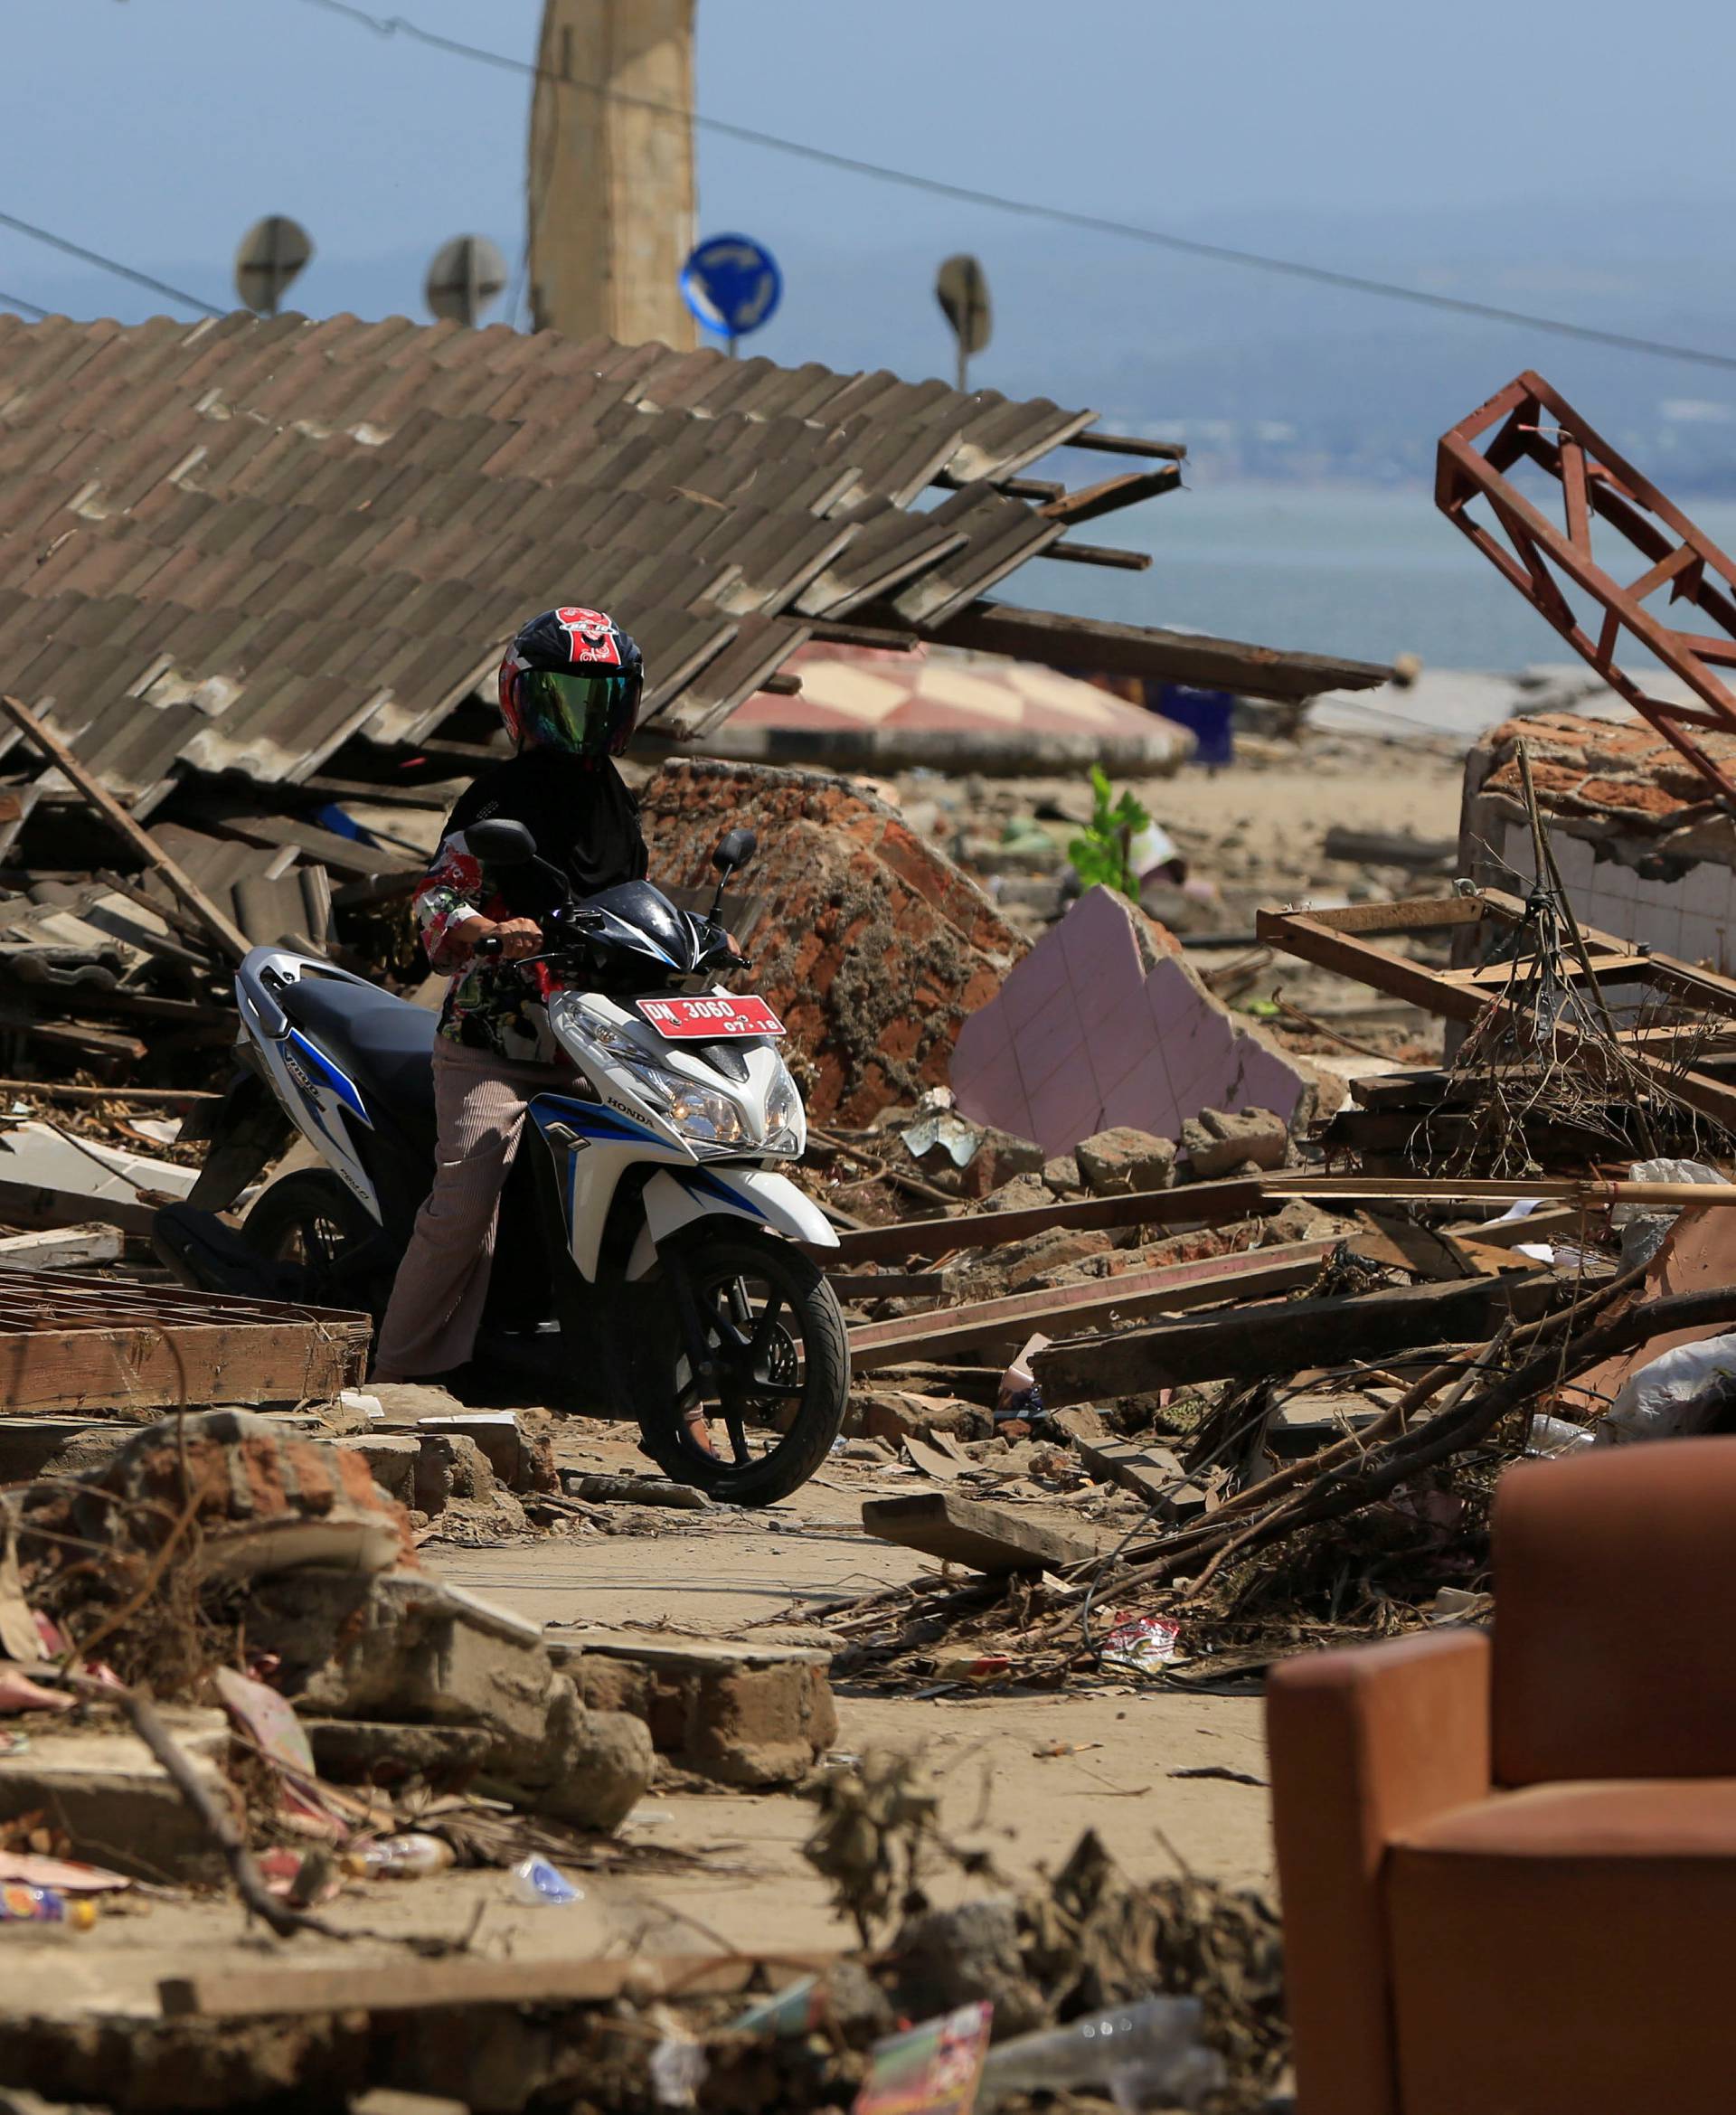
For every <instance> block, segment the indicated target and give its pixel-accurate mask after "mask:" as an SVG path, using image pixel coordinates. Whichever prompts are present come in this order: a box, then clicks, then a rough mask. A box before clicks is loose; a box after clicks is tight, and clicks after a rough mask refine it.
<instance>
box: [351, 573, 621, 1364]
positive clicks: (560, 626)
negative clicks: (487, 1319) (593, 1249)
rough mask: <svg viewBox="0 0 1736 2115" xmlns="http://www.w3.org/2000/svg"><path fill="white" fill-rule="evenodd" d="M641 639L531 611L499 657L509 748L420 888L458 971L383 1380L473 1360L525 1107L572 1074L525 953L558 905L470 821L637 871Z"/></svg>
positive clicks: (539, 979) (431, 950)
mask: <svg viewBox="0 0 1736 2115" xmlns="http://www.w3.org/2000/svg"><path fill="white" fill-rule="evenodd" d="M644 681H645V666H644V662H643V660H642V658H641V656H640V654H639V649H638V647H637V646H636V645H635V644H634V642H633V640H632V639H631V638H630V637H628V636H627V633H626V632H624V631H623V630H622V629H621V628H620V627H619V626H618V625H617V624H616V623H615V622H614V620H613V618H609V617H608V616H607V615H605V614H604V612H603V611H602V610H600V609H579V608H576V607H568V608H562V609H547V610H544V611H543V612H542V615H541V616H540V617H533V618H531V620H530V622H529V623H528V624H526V625H525V626H524V628H522V629H521V630H520V632H519V633H518V635H517V637H515V638H514V641H513V643H512V645H511V646H510V647H508V648H507V650H506V657H505V660H504V661H503V662H502V663H501V665H500V713H501V718H502V719H503V720H504V721H505V725H506V732H507V733H508V735H509V736H510V737H511V738H512V741H513V745H514V751H515V752H516V753H515V754H514V756H513V757H511V758H510V759H509V760H507V761H505V763H501V764H497V765H495V767H494V768H493V769H492V770H488V771H486V772H485V773H484V774H483V775H482V777H481V778H479V779H477V780H476V783H475V784H474V785H473V786H472V787H471V788H469V790H468V791H467V792H466V793H465V794H464V795H463V797H462V798H460V799H459V801H458V805H457V807H454V809H453V810H452V813H451V815H450V817H448V821H447V824H446V827H445V829H444V830H443V831H442V833H441V836H440V843H439V849H438V851H437V852H436V853H435V854H434V859H433V863H432V864H431V865H430V866H429V870H428V873H427V874H426V875H425V876H424V878H423V880H422V882H421V883H420V886H419V888H418V889H417V891H416V898H415V903H416V916H417V919H418V921H419V923H420V928H421V933H422V940H423V945H424V946H425V948H426V949H427V951H428V958H429V963H430V964H431V966H432V967H433V968H435V969H436V970H443V971H445V972H447V973H448V975H449V977H450V978H451V981H450V983H449V984H448V987H447V994H446V1002H445V1005H444V1006H443V1008H442V1010H441V1014H440V1026H439V1035H438V1036H437V1037H436V1038H435V1044H434V1090H435V1103H436V1109H437V1114H438V1121H439V1141H438V1144H437V1147H436V1149H435V1164H434V1185H433V1188H432V1189H431V1190H430V1191H429V1195H428V1200H427V1202H426V1203H425V1204H423V1206H422V1208H421V1210H420V1213H418V1214H417V1218H416V1223H415V1229H414V1232H412V1234H411V1236H410V1245H409V1248H408V1249H407V1250H406V1251H405V1253H404V1258H403V1261H402V1262H401V1264H400V1266H399V1269H398V1274H397V1277H396V1279H395V1280H394V1282H393V1285H392V1298H391V1300H390V1302H389V1303H388V1305H387V1308H386V1312H385V1316H384V1318H383V1319H382V1323H381V1326H380V1338H379V1344H378V1347H377V1350H376V1354H375V1359H374V1371H373V1378H374V1379H375V1380H376V1381H382V1382H383V1381H406V1380H415V1381H428V1380H433V1379H436V1378H445V1377H448V1376H449V1375H451V1374H454V1373H456V1372H457V1371H458V1368H460V1367H462V1366H464V1365H465V1364H467V1363H468V1361H469V1359H470V1357H471V1355H472V1352H473V1350H474V1348H475V1345H476V1331H477V1327H478V1326H479V1324H480V1322H481V1319H482V1312H483V1304H484V1301H485V1300H486V1297H487V1292H488V1277H489V1270H490V1267H491V1265H492V1263H493V1261H494V1250H495V1221H496V1218H497V1216H498V1213H499V1208H500V1195H501V1190H502V1187H503V1185H505V1180H506V1176H507V1173H508V1171H509V1170H510V1168H511V1166H512V1164H513V1158H514V1154H515V1153H516V1152H517V1150H518V1143H519V1138H520V1134H521V1133H522V1131H523V1129H524V1110H525V1105H526V1104H527V1102H528V1101H529V1100H530V1099H531V1097H532V1096H533V1095H534V1094H537V1093H539V1092H542V1091H545V1090H546V1089H548V1088H549V1087H551V1086H558V1085H560V1084H561V1082H562V1081H564V1080H566V1079H567V1078H568V1077H570V1072H571V1068H570V1067H569V1066H568V1065H567V1064H566V1062H564V1060H562V1059H561V1053H560V1051H559V1049H558V1047H557V1045H556V1043H555V1042H554V1040H553V1038H552V1034H550V1030H549V1021H548V1012H547V1004H546V1002H547V999H548V993H549V981H548V971H547V969H546V968H544V966H543V965H542V963H540V962H535V961H528V960H527V959H526V958H527V957H531V956H533V955H536V954H537V953H538V952H539V950H540V949H541V947H542V924H541V922H540V921H542V920H543V919H546V917H547V916H548V914H549V912H550V911H552V910H553V909H554V908H555V907H556V905H557V904H558V903H559V902H560V901H561V897H560V893H559V892H558V891H557V889H556V885H555V882H554V879H553V877H552V875H550V874H547V873H542V872H541V871H540V870H539V867H538V866H535V865H518V866H512V867H505V868H501V869H499V870H497V871H490V870H489V869H488V867H487V866H486V864H485V863H484V862H483V861H481V860H480V859H478V858H477V857H476V855H475V854H474V853H473V852H472V851H471V850H470V849H469V848H468V846H467V842H466V836H465V833H466V831H467V830H468V829H469V828H471V827H472V826H474V825H476V824H477V823H481V822H492V821H495V820H499V821H506V822H518V823H523V824H524V826H525V827H526V828H527V829H528V830H529V831H530V833H531V835H532V836H533V838H534V839H535V841H536V846H537V851H538V853H539V854H540V857H541V860H542V862H544V863H546V864H548V865H550V866H552V867H554V868H556V869H558V870H559V871H560V873H562V874H564V875H565V876H567V877H568V879H569V881H570V882H571V887H572V889H573V891H574V892H575V893H577V894H579V895H591V894H595V893H596V892H598V891H599V890H601V889H606V888H609V887H611V886H612V885H613V884H614V883H618V882H627V881H637V880H640V879H642V878H643V876H644V874H645V872H646V864H647V862H646V846H645V838H644V836H643V835H642V834H641V832H640V829H639V813H638V804H637V801H636V800H635V799H634V798H633V795H632V794H631V792H630V791H629V790H628V788H627V785H626V784H625V782H624V781H623V779H622V778H621V775H620V773H619V772H618V770H616V768H615V765H614V762H613V759H614V758H616V757H618V756H619V755H620V754H621V752H622V751H623V750H624V749H625V748H626V747H627V738H628V736H629V735H630V734H631V733H632V732H633V727H634V723H635V722H636V721H637V717H638V710H639V700H640V696H641V694H642V693H643V689H644Z"/></svg>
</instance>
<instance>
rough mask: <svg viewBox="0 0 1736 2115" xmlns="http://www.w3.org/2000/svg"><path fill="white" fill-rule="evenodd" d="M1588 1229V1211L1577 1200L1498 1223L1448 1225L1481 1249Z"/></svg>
mask: <svg viewBox="0 0 1736 2115" xmlns="http://www.w3.org/2000/svg"><path fill="white" fill-rule="evenodd" d="M1584 1230H1585V1213H1583V1212H1582V1211H1580V1208H1579V1206H1578V1205H1576V1204H1562V1205H1558V1206H1557V1207H1556V1208H1555V1209H1554V1210H1553V1211H1551V1212H1528V1213H1526V1214H1525V1216H1524V1218H1523V1219H1505V1220H1503V1221H1501V1222H1500V1223H1499V1224H1498V1225H1491V1224H1488V1223H1485V1224H1483V1225H1481V1226H1477V1225H1461V1226H1451V1227H1448V1230H1447V1231H1448V1233H1451V1234H1454V1235H1456V1236H1457V1237H1458V1239H1459V1240H1460V1241H1464V1242H1473V1243H1475V1244H1476V1246H1477V1247H1478V1248H1480V1249H1514V1248H1517V1247H1518V1245H1519V1243H1520V1242H1552V1241H1555V1240H1556V1239H1557V1238H1566V1239H1569V1240H1576V1239H1577V1238H1578V1237H1579V1236H1580V1234H1581V1233H1582V1232H1584Z"/></svg>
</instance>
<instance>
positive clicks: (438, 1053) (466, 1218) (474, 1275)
mask: <svg viewBox="0 0 1736 2115" xmlns="http://www.w3.org/2000/svg"><path fill="white" fill-rule="evenodd" d="M571 1077H572V1074H571V1071H570V1070H569V1069H568V1068H567V1067H565V1066H563V1065H524V1064H514V1063H512V1062H510V1061H509V1060H508V1059H506V1058H503V1057H497V1056H495V1053H493V1052H492V1051H486V1050H471V1049H469V1048H468V1047H467V1045H466V1044H464V1043H454V1042H453V1041H451V1039H450V1038H449V1037H448V1036H444V1035H441V1036H437V1037H436V1038H435V1042H434V1103H435V1110H436V1114H437V1117H438V1120H439V1140H438V1143H437V1144H436V1147H435V1150H434V1186H433V1188H432V1189H431V1190H430V1191H429V1194H428V1201H427V1203H426V1204H424V1205H423V1206H422V1208H421V1210H420V1212H419V1213H417V1214H416V1224H415V1228H414V1230H413V1232H411V1234H410V1246H409V1247H408V1248H407V1249H406V1250H405V1251H404V1260H403V1261H402V1262H401V1264H400V1265H399V1266H398V1276H397V1278H396V1279H395V1280H394V1281H393V1284H392V1298H391V1299H390V1301H389V1302H388V1303H387V1306H386V1312H385V1317H384V1319H383V1320H382V1323H381V1325H380V1341H379V1344H378V1345H377V1346H376V1348H375V1352H374V1362H373V1378H374V1379H375V1380H376V1381H415V1380H420V1379H421V1378H422V1377H423V1376H425V1375H427V1374H444V1373H448V1372H449V1371H450V1370H451V1369H452V1368H453V1367H454V1366H461V1365H463V1364H465V1362H466V1361H467V1359H468V1358H469V1356H470V1355H471V1353H472V1352H473V1351H474V1350H475V1348H476V1327H477V1325H478V1324H479V1323H480V1322H481V1320H482V1309H483V1303H484V1301H485V1300H486V1298H487V1297H488V1273H489V1270H490V1268H491V1266H492V1265H493V1262H494V1259H495V1221H496V1219H497V1218H498V1216H499V1213H500V1193H501V1190H502V1187H503V1186H504V1185H505V1181H506V1176H507V1173H508V1171H509V1170H510V1169H511V1167H512V1165H513V1158H514V1155H515V1154H516V1153H517V1151H518V1141H519V1137H520V1134H521V1133H522V1132H523V1130H524V1109H525V1105H526V1103H527V1102H528V1101H529V1100H530V1099H531V1097H532V1096H533V1095H534V1094H539V1093H542V1092H544V1091H546V1090H548V1089H550V1088H554V1087H559V1086H561V1084H563V1083H564V1082H565V1081H570V1080H571Z"/></svg>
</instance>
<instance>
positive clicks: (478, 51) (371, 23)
mask: <svg viewBox="0 0 1736 2115" xmlns="http://www.w3.org/2000/svg"><path fill="white" fill-rule="evenodd" d="M301 4H302V5H304V6H309V7H318V8H321V9H323V10H324V11H325V13H327V14H336V15H342V16H344V17H346V18H347V19H349V20H350V21H352V22H355V23H359V24H362V25H363V27H365V28H368V29H371V30H373V32H374V33H375V34H376V35H378V36H382V37H391V36H396V35H398V34H399V33H402V34H403V35H404V36H406V37H408V38H410V40H411V41H412V42H416V43H420V44H425V45H428V46H429V47H430V48H431V49H432V50H435V51H439V52H448V53H449V54H451V55H452V56H454V57H456V58H460V59H467V60H469V61H472V62H473V63H476V64H479V65H485V66H491V67H494V68H495V69H496V70H498V71H503V72H508V73H516V74H518V75H520V76H522V77H524V78H527V79H529V80H551V81H554V82H556V83H558V84H560V85H561V86H562V87H566V88H572V89H580V90H584V91H586V92H587V93H589V94H590V95H595V96H600V97H601V98H602V99H604V100H605V101H608V102H615V103H622V104H625V105H627V107H629V108H631V109H639V110H650V111H655V112H659V113H661V114H662V115H663V116H665V117H669V118H682V119H684V121H685V122H686V123H688V124H690V125H692V126H693V128H694V129H695V130H696V131H699V132H711V133H715V134H717V135H718V136H719V137H721V138H725V139H735V140H740V141H741V142H742V143H744V144H745V145H747V146H762V147H768V148H770V149H771V150H772V151H773V152H775V153H778V154H787V155H795V156H799V157H800V158H801V159H803V160H805V161H809V162H817V163H820V164H822V165H825V166H826V167H828V168H834V169H842V170H844V171H846V172H848V173H849V174H851V175H858V176H869V177H873V178H874V179H876V180H878V181H879V182H882V183H886V184H902V185H903V186H905V188H906V189H909V190H914V191H924V192H928V193H929V194H931V195H933V196H935V197H939V198H950V199H953V200H956V201H958V203H962V204H967V205H980V206H986V207H989V208H990V209H992V210H993V211H995V212H1008V213H1016V214H1020V215H1022V216H1024V218H1026V219H1029V220H1042V221H1049V222H1053V223H1055V224H1056V225H1057V226H1060V227H1068V228H1078V229H1082V230H1085V231H1089V232H1091V233H1095V234H1100V235H1113V236H1118V237H1120V238H1121V239H1122V240H1124V241H1130V242H1140V243H1144V244H1146V245H1147V246H1148V247H1151V248H1156V249H1161V250H1173V251H1175V252H1176V253H1178V254H1179V255H1182V256H1186V257H1197V258H1202V259H1204V260H1207V261H1209V262H1214V263H1218V264H1235V265H1241V266H1242V267H1244V268H1245V269H1250V270H1255V271H1266V272H1279V273H1282V274H1284V275H1285V276H1286V277H1288V278H1290V279H1306V280H1310V281H1312V282H1313V283H1314V284H1316V285H1317V286H1326V287H1336V288H1341V289H1344V290H1345V291H1348V292H1351V293H1356V294H1369V295H1374V296H1377V297H1381V298H1382V299H1384V300H1389V301H1407V302H1410V303H1411V305H1412V306H1413V307H1421V308H1433V309H1437V310H1446V311H1448V313H1450V314H1453V315H1458V316H1476V317H1478V318H1480V319H1481V320H1482V321H1484V322H1486V323H1508V324H1518V325H1520V326H1523V327H1524V328H1525V329H1527V330H1538V331H1547V332H1550V333H1552V335H1555V336H1557V337H1567V338H1578V339H1580V340H1581V341H1583V342H1585V343H1587V344H1590V345H1609V346H1613V347H1614V348H1616V349H1617V350H1618V351H1620V352H1627V353H1641V354H1646V355H1648V356H1649V357H1652V358H1656V359H1665V360H1685V361H1689V362H1691V363H1693V364H1695V365H1697V366H1702V367H1718V368H1723V369H1731V370H1736V354H1730V353H1714V352H1710V351H1708V350H1706V349H1705V348H1704V347H1703V346H1698V345H1675V344H1672V343H1671V342H1670V341H1668V340H1667V339H1663V338H1648V337H1640V336H1637V335H1634V334H1632V333H1629V332H1627V331H1612V330H1602V329H1599V327H1598V326H1596V325H1595V324H1587V323H1569V322H1567V321H1566V320H1564V319H1563V318H1562V317H1561V316H1535V315H1533V314H1532V313H1531V312H1530V311H1529V310H1527V309H1523V308H1506V307H1501V306H1499V305H1498V304H1496V303H1494V302H1490V301H1474V300H1471V299H1470V298H1468V297H1461V296H1459V295H1456V294H1441V293H1434V292H1430V291H1429V289H1428V288H1422V287H1407V286H1404V285H1402V284H1401V282H1400V281H1398V280H1395V279H1372V278H1370V277H1368V276H1366V275H1365V274H1363V273H1360V272H1346V271H1338V270H1335V269H1333V268H1332V267H1331V266H1328V265H1318V264H1307V263H1304V262H1302V261H1301V260H1298V259H1296V258H1287V257H1272V256H1269V255H1268V254H1266V253H1265V252H1263V251H1260V250H1239V249H1234V248H1232V247H1231V246H1230V245H1229V244H1227V243H1222V242H1204V241H1198V240H1197V239H1195V238H1194V237H1193V236H1190V235H1177V234H1174V233H1172V232H1171V231H1168V230H1166V229H1162V228H1148V227H1144V226H1142V225H1140V224H1139V223H1137V222H1133V221H1120V220H1115V219H1113V218H1111V217H1109V215H1107V214H1103V213H1090V212H1080V211H1077V210H1075V209H1074V208H1072V207H1071V206H1061V205H1049V204H1045V203H1043V202H1041V201H1039V200H1036V199H1028V198H1010V197H1008V196H1006V195H1005V194H1003V193H1001V192H997V191H986V190H983V189H981V188H979V187H978V186H977V185H975V184H955V183H952V182H950V181H949V180H948V179H947V178H945V177H940V176H927V175H920V173H919V172H917V171H915V170H913V169H899V168H894V167H892V165H889V164H887V163H884V162H871V161H867V160H864V159H863V158H862V157H861V156H856V155H845V154H839V153H838V152H837V151H836V150H835V148H832V147H824V146H814V145H812V144H811V143H810V142H808V141H806V140H798V139H789V138H787V137H784V136H783V135H782V134H781V133H776V132H767V131H764V130H762V129H761V128H760V127H757V126H752V125H738V124H735V123H733V122H732V121H731V120H730V119H729V118H712V117H709V116H706V115H705V114H704V113H703V112H701V111H698V110H694V109H687V108H684V106H683V105H681V104H679V103H670V102H665V101H663V100H661V99H658V98H656V97H655V96H641V95H635V94H633V93H632V92H631V91H630V90H626V89H618V88H608V87H605V86H604V85H603V84H602V83H601V82H600V81H590V80H573V79H572V77H571V75H570V74H566V73H561V72H557V71H555V70H554V69H553V68H552V67H548V66H539V65H538V64H537V63H536V62H535V61H533V60H529V59H514V58H513V57H512V56H511V55H510V54H509V53H507V52H493V51H490V50H488V48H487V47H486V45H482V44H471V43H467V42H464V40H463V39H461V38H458V37H448V36H443V35H441V34H440V33H439V31H437V30H430V29H425V28H424V27H423V26H422V25H421V24H420V23H416V22H411V21H410V18H409V17H408V16H407V15H402V14H373V12H372V11H371V10H369V9H368V8H365V7H359V6H356V5H354V0H301Z"/></svg>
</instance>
